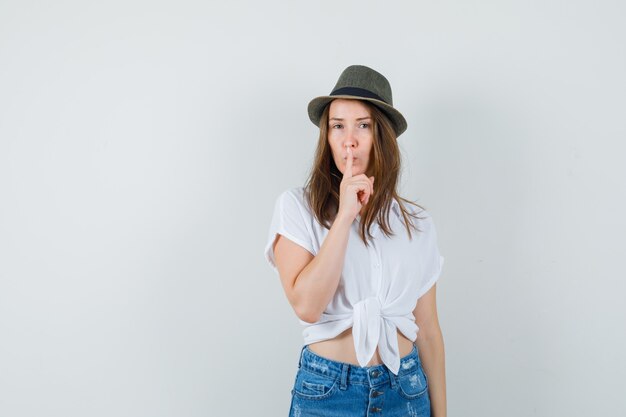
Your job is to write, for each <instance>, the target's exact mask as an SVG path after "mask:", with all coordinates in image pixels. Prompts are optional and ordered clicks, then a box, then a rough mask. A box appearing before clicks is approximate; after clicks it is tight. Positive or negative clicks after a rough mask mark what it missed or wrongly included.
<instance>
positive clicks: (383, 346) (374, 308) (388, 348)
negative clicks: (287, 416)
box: [352, 296, 400, 374]
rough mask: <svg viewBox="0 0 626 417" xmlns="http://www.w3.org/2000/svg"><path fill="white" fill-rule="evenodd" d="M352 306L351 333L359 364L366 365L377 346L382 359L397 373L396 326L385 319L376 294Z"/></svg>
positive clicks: (398, 361)
mask: <svg viewBox="0 0 626 417" xmlns="http://www.w3.org/2000/svg"><path fill="white" fill-rule="evenodd" d="M353 308H354V311H353V328H352V335H353V338H354V349H355V351H356V357H357V360H358V362H359V364H360V365H361V366H363V367H365V366H367V364H368V363H369V361H370V360H371V359H372V356H374V352H375V351H376V347H377V346H378V347H379V354H380V357H381V359H382V361H383V362H384V363H385V364H386V365H387V366H388V367H389V368H390V369H391V370H392V371H393V372H394V373H395V374H397V372H398V368H399V367H400V358H399V357H398V353H399V350H398V339H397V334H396V326H395V325H394V324H393V323H387V320H385V318H386V316H385V314H384V309H383V306H382V304H381V302H380V300H379V299H378V297H376V296H374V297H368V298H365V299H363V300H361V301H359V302H357V303H356V304H354V306H353ZM381 336H382V337H381Z"/></svg>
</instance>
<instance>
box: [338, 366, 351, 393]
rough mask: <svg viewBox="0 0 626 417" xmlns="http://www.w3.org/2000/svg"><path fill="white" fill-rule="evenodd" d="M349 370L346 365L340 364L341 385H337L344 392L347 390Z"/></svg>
mask: <svg viewBox="0 0 626 417" xmlns="http://www.w3.org/2000/svg"><path fill="white" fill-rule="evenodd" d="M349 368H350V365H348V364H347V363H343V364H341V384H340V385H339V388H341V389H342V390H345V389H346V388H348V370H349Z"/></svg>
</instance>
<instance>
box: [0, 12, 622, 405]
mask: <svg viewBox="0 0 626 417" xmlns="http://www.w3.org/2000/svg"><path fill="white" fill-rule="evenodd" d="M625 14H626V6H624V3H623V2H619V1H570V2H560V1H559V2H557V1H550V0H549V1H521V0H518V1H437V2H435V1H401V2H400V1H398V2H386V3H383V2H378V1H358V2H357V1H309V2H296V1H284V2H277V1H263V2H255V1H248V2H203V1H195V2H192V1H177V2H174V1H170V2H163V1H157V2H152V1H150V2H149V1H143V2H140V1H132V0H131V1H128V0H125V1H113V2H107V3H106V4H105V3H102V2H100V3H97V2H79V1H64V2H52V3H50V2H43V1H39V2H35V1H19V2H18V1H8V0H3V1H2V2H0V415H2V416H6V417H18V416H20V417H21V416H32V417H35V416H47V417H51V416H63V417H73V416H90V417H98V416H107V417H108V416H117V417H122V416H128V417H131V416H132V417H139V416H146V417H148V416H150V417H159V416H172V417H174V416H185V417H193V416H206V415H210V416H251V415H255V416H256V415H258V416H270V415H272V416H273V415H285V416H286V415H287V412H288V409H289V404H290V390H291V388H292V385H293V381H294V378H295V373H296V370H297V361H298V357H299V353H300V348H301V346H302V335H301V330H302V329H301V327H300V325H299V324H298V321H297V318H296V316H295V314H294V312H293V311H292V310H291V307H290V306H289V303H288V302H287V299H286V297H285V295H284V293H283V290H282V287H281V285H280V281H279V278H278V276H277V275H276V274H275V273H274V271H273V270H272V269H271V268H270V267H269V265H268V264H267V263H266V261H265V260H264V258H263V249H264V246H265V243H266V239H267V232H268V227H269V221H270V218H271V213H272V209H273V205H274V201H275V199H276V197H277V196H278V194H279V193H280V192H282V191H283V190H285V189H286V188H289V187H294V186H298V185H302V184H303V183H304V181H305V179H306V174H307V173H308V170H309V167H310V164H311V162H312V156H313V152H314V149H315V144H316V141H317V132H318V131H317V128H316V127H315V126H314V125H313V124H312V123H311V122H310V121H309V119H308V116H307V113H306V105H307V103H308V102H309V100H310V99H312V98H313V97H315V96H318V95H326V94H328V93H329V92H330V91H331V89H332V87H333V86H334V83H335V82H336V80H337V77H338V76H339V74H340V72H341V71H342V70H343V69H344V68H345V67H346V66H348V65H351V64H363V65H368V66H370V67H372V68H374V69H376V70H378V71H380V72H382V73H383V74H385V76H386V77H387V78H388V79H389V80H390V82H391V85H392V88H393V93H394V104H395V106H396V107H397V108H398V109H399V110H400V111H401V112H402V113H403V114H404V115H405V117H406V119H407V121H408V130H407V131H406V132H405V133H404V134H403V135H402V136H401V137H400V138H399V143H400V147H401V149H402V151H403V177H402V188H401V194H402V195H403V196H404V197H407V198H410V199H414V200H417V201H418V202H419V203H420V204H422V205H423V206H425V207H426V208H427V209H428V210H429V211H430V213H431V214H432V215H433V218H434V220H435V224H436V226H437V230H438V234H439V245H440V250H441V253H442V255H444V256H445V258H446V263H445V265H444V271H443V274H442V276H441V279H440V281H439V283H438V285H437V293H438V301H437V302H438V307H439V318H440V324H441V326H442V330H443V333H444V340H445V348H446V376H447V394H448V409H449V415H450V416H454V415H463V416H479V415H480V416H503V415H506V416H510V417H514V416H531V415H532V416H546V417H548V416H549V417H552V416H587V415H626V400H625V397H624V395H623V381H624V380H625V379H626V362H625V361H624V360H623V356H622V354H623V352H624V351H625V350H626V337H625V333H624V323H625V322H626V307H625V303H624V301H623V299H624V293H625V291H626V285H625V284H624V281H625V277H626V267H625V266H624V254H625V253H626V245H625V244H624V235H625V234H626V220H625V215H624V213H626V196H625V191H624V190H625V187H624V178H626V167H625V164H624V162H623V158H624V154H625V151H626V146H625V139H626V123H625V119H626V118H625V115H626V79H625V77H624V74H626V54H624V40H625V39H626V26H624V24H623V20H624V19H623V18H624V15H625Z"/></svg>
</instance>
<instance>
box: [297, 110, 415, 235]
mask: <svg viewBox="0 0 626 417" xmlns="http://www.w3.org/2000/svg"><path fill="white" fill-rule="evenodd" d="M359 101H360V102H362V103H363V104H364V105H365V106H367V107H368V108H369V110H370V114H371V116H372V119H373V123H372V128H373V134H374V135H373V136H374V141H373V147H372V151H371V154H370V158H369V162H368V167H367V171H368V176H371V175H373V176H374V178H376V182H375V188H374V194H373V195H371V196H370V199H369V201H368V203H367V205H366V206H365V211H364V213H363V216H361V227H360V232H359V234H360V236H361V240H363V243H364V244H365V246H368V242H367V240H369V239H370V238H372V234H371V233H370V227H371V225H372V223H373V222H374V221H375V220H378V224H379V225H380V228H381V230H382V231H383V232H384V233H385V235H387V236H393V235H395V233H394V232H393V231H392V230H391V228H390V227H389V211H390V210H391V203H392V199H394V198H395V199H396V200H397V201H398V205H399V208H400V211H401V213H402V217H403V218H404V226H405V228H406V230H407V233H408V235H409V239H412V235H411V227H413V228H414V229H416V230H418V231H421V230H420V229H419V228H418V227H417V225H415V224H414V223H413V221H412V220H411V219H410V218H411V217H412V218H417V219H422V217H419V216H418V215H417V214H414V213H412V212H411V211H409V210H407V209H406V208H405V206H404V204H402V202H404V203H407V204H412V205H414V206H416V207H419V208H420V209H422V210H423V209H424V208H423V207H422V206H420V205H419V204H417V203H416V202H413V201H411V200H407V199H405V198H402V197H400V196H399V195H398V193H397V185H398V180H399V177H400V148H399V147H398V142H397V139H396V134H395V132H394V130H393V126H392V125H391V122H390V121H389V118H388V117H387V116H386V115H385V113H383V112H382V111H381V110H379V109H378V108H377V107H376V106H374V105H372V104H370V103H368V102H367V101H363V100H359ZM329 109H330V103H329V104H328V105H327V106H326V108H325V109H324V112H323V113H322V117H321V119H320V122H319V128H320V134H319V140H318V143H317V149H316V151H315V159H314V162H313V166H312V167H311V171H310V173H309V177H308V179H307V181H306V183H305V186H304V191H305V198H306V199H307V200H308V203H309V205H310V207H311V209H312V210H313V214H314V215H315V217H316V219H317V221H318V222H319V223H320V224H322V225H323V226H324V227H326V228H327V229H330V227H331V225H332V222H333V221H334V219H335V217H336V216H337V211H338V210H339V185H340V184H341V179H342V178H343V174H342V173H341V171H340V170H339V168H337V165H336V164H335V160H334V159H333V155H332V150H331V148H330V145H329V143H328V113H329ZM366 233H367V236H368V238H367V239H366V237H365V234H366Z"/></svg>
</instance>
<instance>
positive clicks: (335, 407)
mask: <svg viewBox="0 0 626 417" xmlns="http://www.w3.org/2000/svg"><path fill="white" fill-rule="evenodd" d="M377 415H380V416H385V417H395V416H398V417H399V416H403V417H404V416H411V417H422V416H423V417H430V397H429V395H428V378H427V377H426V374H425V373H424V369H423V368H422V363H421V361H420V358H419V354H418V351H417V346H416V345H415V344H414V345H413V350H412V351H411V353H409V354H408V355H406V356H405V357H403V358H400V370H399V371H398V375H394V374H393V373H392V372H391V370H389V368H387V366H386V365H385V364H382V363H381V364H379V365H375V366H366V367H361V366H358V365H352V364H349V363H344V362H337V361H334V360H331V359H328V358H325V357H322V356H319V355H317V354H316V353H314V352H313V351H312V350H311V349H309V347H308V345H304V346H303V347H302V351H301V352H300V361H299V363H298V372H297V373H296V379H295V383H294V387H293V389H292V390H291V406H290V409H289V417H309V416H324V417H348V416H354V417H357V416H358V417H366V416H369V417H372V416H377Z"/></svg>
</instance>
